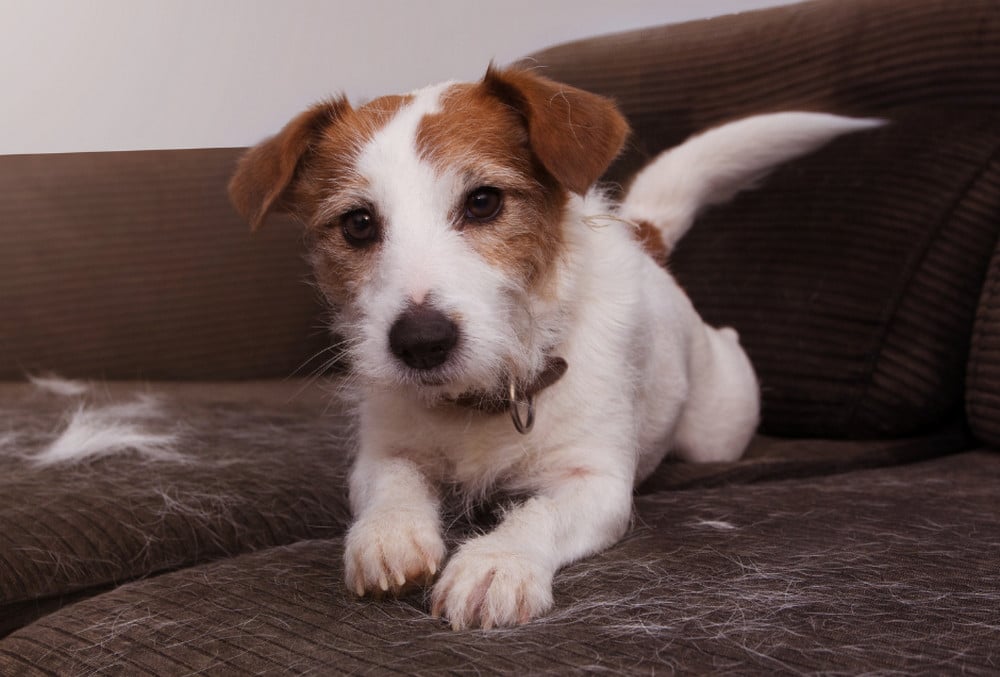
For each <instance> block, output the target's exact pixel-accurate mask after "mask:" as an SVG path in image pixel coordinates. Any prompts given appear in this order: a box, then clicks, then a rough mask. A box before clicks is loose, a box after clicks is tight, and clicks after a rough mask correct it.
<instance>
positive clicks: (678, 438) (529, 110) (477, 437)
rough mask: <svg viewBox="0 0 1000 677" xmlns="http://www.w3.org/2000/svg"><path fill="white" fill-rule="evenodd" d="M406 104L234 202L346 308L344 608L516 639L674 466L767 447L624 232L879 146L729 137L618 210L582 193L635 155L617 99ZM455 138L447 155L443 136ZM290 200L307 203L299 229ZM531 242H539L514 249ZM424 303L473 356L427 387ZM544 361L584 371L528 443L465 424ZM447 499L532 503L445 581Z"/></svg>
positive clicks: (707, 342)
mask: <svg viewBox="0 0 1000 677" xmlns="http://www.w3.org/2000/svg"><path fill="white" fill-rule="evenodd" d="M399 101H400V100H399V99H398V98H394V99H393V102H394V104H393V105H394V106H396V108H394V111H395V112H394V114H393V115H392V116H390V117H387V118H385V119H382V118H380V124H381V127H380V128H379V129H377V130H374V129H373V128H372V127H371V126H370V125H369V126H365V127H364V128H363V129H361V128H358V129H355V130H354V131H352V127H351V125H352V124H354V123H352V122H351V120H354V119H359V118H363V117H364V116H365V115H368V118H370V117H371V115H370V114H368V113H366V110H368V107H365V108H362V109H360V110H359V111H358V112H357V113H353V112H349V111H346V110H344V109H343V106H345V105H346V104H344V103H343V102H340V104H339V105H340V106H341V109H339V110H338V116H339V117H338V119H335V120H332V121H330V122H329V124H328V126H327V127H326V128H321V129H320V130H319V131H318V132H316V136H315V138H314V140H313V141H312V143H311V144H309V145H308V151H302V155H301V157H298V158H296V157H293V158H291V159H289V158H288V157H284V158H283V159H282V160H281V165H282V166H284V167H286V168H287V167H289V166H291V165H293V164H296V163H297V167H298V169H297V170H296V173H295V175H294V178H289V179H288V180H287V185H286V184H281V185H270V184H268V183H267V180H265V179H262V178H261V177H275V176H279V175H282V176H285V175H288V172H287V171H286V172H283V173H282V172H278V171H274V170H272V169H268V168H266V167H261V166H259V164H260V162H269V161H270V160H267V159H266V158H267V157H268V153H264V152H262V151H260V150H252V151H250V153H249V154H248V156H247V158H248V159H247V160H245V161H244V162H243V163H242V164H241V167H240V170H239V172H238V173H237V175H236V177H234V180H233V183H232V184H231V190H232V191H233V193H234V195H233V201H234V204H236V205H237V206H238V207H239V208H240V209H241V211H243V212H244V213H245V214H246V215H247V216H248V218H250V219H251V220H255V221H256V220H259V218H261V217H262V215H263V214H266V212H267V211H268V210H269V209H271V208H272V205H271V204H270V203H268V202H266V200H267V199H268V198H266V197H265V198H260V199H255V196H279V195H280V196H283V197H282V204H278V202H275V204H276V205H278V206H277V207H274V208H288V209H291V210H292V211H293V213H296V214H299V215H300V216H301V217H302V218H303V220H304V221H305V222H306V225H307V226H308V228H309V229H310V233H311V241H312V242H313V262H314V265H315V267H316V269H317V279H318V282H319V285H320V288H321V289H323V290H324V291H325V292H326V293H327V297H328V298H329V299H330V300H331V301H332V302H335V303H336V304H337V306H338V308H339V312H340V315H339V319H338V325H337V327H336V329H337V330H338V332H339V333H340V334H342V335H344V336H345V337H346V340H347V350H348V354H349V355H350V359H351V363H352V368H353V379H352V382H353V384H354V386H355V387H356V389H357V397H358V398H359V405H358V417H359V426H358V427H359V448H358V454H357V459H356V462H355V466H354V470H353V472H352V475H351V479H350V494H351V496H350V498H351V504H352V508H353V511H354V515H355V519H356V521H355V523H354V525H353V526H352V527H351V529H350V530H349V532H348V534H347V536H346V539H345V550H346V552H345V577H346V581H347V584H348V586H349V588H350V589H351V590H354V591H355V592H357V593H358V594H359V595H364V594H367V593H373V594H375V595H381V594H383V593H396V592H399V591H402V590H404V589H406V588H408V587H410V586H411V585H413V584H421V583H424V582H426V581H430V580H433V579H434V578H435V577H437V582H436V584H435V586H434V589H433V592H432V594H431V605H432V610H433V612H434V613H435V614H441V615H444V616H446V617H447V618H448V619H449V620H450V621H451V624H452V626H453V627H455V628H465V627H472V626H481V627H492V626H498V625H512V624H518V623H523V622H526V621H528V620H530V619H532V618H534V617H537V616H539V615H541V614H543V613H545V612H546V611H547V610H548V609H549V608H550V607H551V606H552V592H551V588H552V578H553V576H554V574H555V572H556V571H557V570H558V569H559V568H560V567H562V566H564V565H566V564H567V563H570V562H573V561H575V560H577V559H579V558H582V557H585V556H588V555H591V554H593V553H595V552H597V551H600V550H602V549H604V548H606V547H607V546H609V545H611V544H612V543H614V542H616V541H617V540H618V539H619V538H620V537H621V536H622V535H623V534H624V532H625V530H626V528H627V526H628V524H629V518H630V515H631V509H632V488H633V486H634V484H635V483H636V482H637V481H641V480H642V479H643V478H644V477H646V476H647V475H648V474H649V473H650V472H651V471H652V470H653V469H654V468H655V467H656V465H657V464H658V463H659V462H660V461H661V460H662V458H663V457H664V455H665V454H667V453H668V452H673V453H675V454H677V455H678V456H680V457H681V458H683V459H686V460H690V461H696V462H697V461H727V460H734V459H737V458H739V456H740V455H741V454H742V452H743V450H744V448H745V446H746V444H747V442H748V440H749V438H750V436H751V435H752V433H753V431H754V428H755V427H756V423H757V417H758V391H757V383H756V379H755V376H754V373H753V369H752V367H751V365H750V363H749V361H748V359H747V357H746V355H745V354H744V352H743V351H742V349H741V348H740V345H739V341H738V337H737V335H736V332H735V331H733V330H732V329H721V330H717V329H713V328H711V327H708V326H706V325H705V324H704V323H703V322H702V321H701V319H700V318H699V316H698V314H697V312H696V311H695V310H694V308H693V307H692V305H691V303H690V301H689V300H688V298H687V297H686V296H685V294H684V293H683V291H682V290H681V289H680V287H679V286H678V285H677V284H676V283H675V281H674V280H673V278H672V277H671V276H670V275H669V273H668V272H667V271H666V270H665V269H663V268H662V267H660V266H658V265H657V264H656V263H655V262H654V261H653V259H652V258H651V257H650V256H649V255H647V253H646V252H645V251H644V250H643V248H642V246H641V245H640V243H639V242H638V241H637V238H636V236H635V230H634V228H633V225H632V224H631V223H629V219H644V220H648V221H649V222H651V223H653V224H655V226H658V227H659V228H660V229H661V231H660V232H661V233H662V237H664V239H665V241H666V242H669V243H674V242H676V240H677V238H679V237H680V235H682V234H683V231H684V230H685V229H686V228H687V225H688V224H689V223H690V220H691V219H692V218H693V217H694V215H695V214H696V213H697V212H698V209H700V208H701V207H702V206H704V205H706V204H712V203H714V202H717V201H719V200H721V199H727V198H728V197H730V196H731V195H732V194H733V193H735V192H736V191H738V190H740V189H741V188H744V187H747V186H748V185H751V184H752V183H753V182H754V181H755V180H758V179H759V178H760V177H761V176H762V175H763V174H764V173H766V171H767V170H769V169H770V168H771V167H772V166H774V165H775V164H776V163H779V162H782V161H785V160H787V159H789V158H791V157H794V156H796V155H799V154H802V153H805V152H809V151H811V150H813V149H815V148H816V147H818V146H819V145H820V144H822V143H824V142H826V141H828V140H830V139H831V138H833V137H834V136H836V135H838V134H841V133H846V132H848V131H855V130H858V129H863V128H867V127H870V126H871V125H872V124H874V123H871V122H852V121H847V120H845V119H844V118H838V117H835V116H827V115H817V114H808V113H793V114H780V115H777V116H760V117H757V118H750V119H748V120H744V121H741V122H737V123H734V124H733V125H729V126H725V127H722V128H719V129H717V130H715V131H713V132H709V133H707V134H705V135H703V136H701V137H696V138H694V139H692V140H691V141H690V142H688V143H687V144H685V145H683V146H681V147H679V148H678V149H675V150H674V151H671V153H669V154H667V155H666V156H664V158H663V159H662V160H661V161H658V162H655V163H654V164H653V165H652V166H650V167H649V168H648V169H647V170H645V171H644V172H643V173H642V174H640V175H639V177H638V178H637V179H636V182H635V187H634V188H633V189H632V191H631V192H630V193H629V195H628V196H627V197H626V198H625V201H624V203H623V205H622V206H621V208H620V210H618V209H617V208H616V207H615V205H613V204H611V203H610V202H609V201H608V200H607V199H605V197H604V196H603V195H602V194H601V192H600V191H598V190H588V188H590V187H591V186H592V184H593V183H594V181H595V180H596V179H597V177H598V176H599V174H600V173H601V172H603V171H604V169H605V168H606V167H607V165H608V164H609V163H610V162H611V160H612V159H613V158H614V155H615V154H616V153H617V151H618V149H619V147H620V146H621V144H622V142H623V140H624V136H625V129H626V127H625V123H624V120H623V119H622V118H621V116H620V114H618V113H617V111H616V110H615V109H614V107H613V106H612V105H611V104H610V102H608V101H607V100H605V99H602V98H600V97H597V96H594V95H592V94H587V93H585V92H581V91H580V90H575V89H573V88H571V87H567V86H564V85H559V84H557V83H553V82H551V81H548V80H545V79H544V78H541V77H538V76H537V75H534V74H531V73H526V72H521V71H496V70H493V69H491V70H490V71H489V72H488V74H487V76H486V78H485V79H484V81H483V82H482V83H479V84H474V85H455V84H452V83H446V84H445V85H439V86H437V87H433V88H429V89H426V90H422V91H419V92H415V93H413V94H412V95H409V96H408V97H406V98H405V100H404V102H403V103H402V104H400V103H399ZM383 105H384V104H382V103H380V101H376V102H373V103H372V104H370V105H369V106H375V107H376V108H378V107H379V106H383ZM456 106H460V108H457V109H456V108H455V107H456ZM305 119H306V120H307V121H309V120H313V118H309V117H308V116H307V117H306V118H305ZM297 120H299V121H301V120H303V118H302V117H301V116H300V118H297ZM441 120H449V121H450V122H449V123H448V124H450V125H451V126H452V128H453V133H452V134H442V133H436V134H431V133H429V132H428V129H430V128H431V127H432V126H433V125H434V124H435V123H439V122H440V121H441ZM303 124H306V127H303ZM312 124H313V122H307V123H302V122H295V121H293V123H291V124H290V125H289V127H286V129H285V131H283V132H282V134H280V135H279V136H278V137H276V138H275V139H272V140H269V141H267V142H265V143H264V144H263V145H262V146H261V148H265V149H266V148H271V149H273V148H285V147H301V146H302V144H301V143H299V144H297V145H295V144H293V145H291V146H290V145H289V144H288V143H286V141H285V139H286V138H292V139H298V140H299V141H301V138H302V133H303V129H304V128H309V127H308V126H309V125H312ZM480 130H481V132H482V133H481V134H480V133H477V131H480ZM429 137H431V138H434V139H436V141H432V142H428V141H427V139H428V138H429ZM351 138H355V139H356V142H354V143H350V144H348V145H349V148H348V150H347V151H345V149H344V148H343V147H342V145H343V143H344V139H351ZM428 143H429V144H430V146H431V147H426V144H428ZM255 158H257V159H255ZM260 158H265V159H263V160H261V159H260ZM345 164H346V165H347V166H344V165H345ZM343 177H348V178H347V179H346V180H345V179H344V178H343ZM302 186H306V187H308V191H307V192H304V191H305V189H304V188H302ZM477 186H491V187H494V188H496V189H499V190H500V191H501V192H502V194H503V196H504V208H503V210H502V211H501V212H500V213H499V215H498V216H497V218H496V219H495V220H493V221H491V222H490V223H485V224H482V223H476V224H469V223H466V222H464V221H463V220H462V217H461V214H462V206H463V205H464V200H465V199H466V196H467V195H469V194H471V193H470V191H472V190H473V189H475V188H476V187H477ZM288 195H292V196H294V195H299V196H300V198H299V199H298V200H297V201H294V204H291V205H287V204H284V201H286V200H287V198H286V197H284V196H288ZM306 195H308V197H303V196H306ZM261 199H263V200H264V201H265V202H264V203H263V204H262V203H261ZM359 206H364V207H365V208H366V209H368V210H369V211H370V212H371V213H372V214H373V215H374V217H375V219H376V220H377V222H378V224H379V229H380V230H379V237H378V239H377V241H374V242H373V243H371V244H370V245H368V246H365V247H364V248H359V247H354V248H351V247H348V246H345V245H344V236H343V235H342V233H341V231H340V230H339V229H338V228H337V227H336V224H337V223H338V221H337V218H338V217H337V216H336V215H337V213H343V212H345V211H350V210H352V209H356V208H358V207H359ZM678 215H680V216H678ZM678 219H680V220H678ZM596 221H601V222H602V223H601V225H600V226H599V227H597V226H595V225H594V223H595V222H596ZM331 223H332V224H333V227H331ZM677 223H681V224H682V225H681V226H677V225H675V224H677ZM526 231H534V232H535V233H536V234H537V238H538V239H537V241H536V240H532V239H531V238H526V239H523V240H515V239H513V238H514V234H515V233H525V232H526ZM505 238H507V239H505ZM535 247H544V248H547V249H548V251H549V254H548V255H547V256H546V260H545V261H544V262H543V263H544V265H537V262H536V263H535V264H534V265H531V266H524V265H521V263H522V261H524V260H527V259H526V258H525V257H529V256H534V255H536V254H537V249H535ZM526 270H544V271H545V272H544V274H538V275H533V274H527V273H525V271H526ZM425 303H430V304H433V306H434V307H435V308H436V309H437V310H439V311H440V312H441V313H443V314H445V315H447V316H448V317H450V318H452V319H453V321H454V322H455V323H457V325H458V326H459V329H460V334H461V341H459V342H458V344H457V346H456V347H455V349H454V350H453V351H451V353H450V354H449V355H448V358H447V360H446V361H445V362H444V363H443V364H442V365H441V366H439V367H435V368H433V369H431V370H426V371H425V370H417V369H415V368H410V366H408V365H406V364H404V363H403V361H402V360H400V359H397V358H396V357H395V356H394V355H393V353H392V352H391V351H390V349H389V345H388V343H389V342H388V340H387V336H388V335H389V333H390V329H391V327H392V326H393V323H394V322H395V321H396V320H397V318H399V317H400V316H401V314H402V313H404V312H405V311H406V309H407V308H408V307H411V306H413V305H421V304H425ZM552 356H557V357H561V358H563V359H565V360H566V362H567V363H568V364H569V369H568V371H567V372H566V374H565V376H564V377H563V378H562V379H561V380H559V381H558V382H556V383H555V384H554V385H551V386H550V387H548V388H547V389H545V390H543V391H542V392H540V393H538V395H537V396H536V398H535V406H536V408H537V411H538V423H537V425H536V427H535V429H534V430H533V431H532V432H531V434H530V435H524V436H522V435H519V434H518V433H517V432H516V431H515V430H514V428H513V426H512V425H511V422H510V420H509V418H507V417H506V416H502V415H500V416H498V415H488V414H484V413H482V412H479V411H475V410H470V409H467V408H463V407H460V406H457V405H455V404H453V403H451V402H450V398H455V397H459V396H461V395H462V394H463V393H466V392H469V391H470V390H471V391H486V392H491V391H497V390H498V389H499V390H501V391H502V389H503V388H504V387H505V386H506V384H507V383H508V382H509V380H510V379H514V380H515V381H516V382H520V383H530V382H531V381H532V380H533V379H534V378H536V377H537V376H538V374H539V373H540V371H541V370H542V368H543V365H544V364H545V363H546V359H547V358H549V357H552ZM446 486H447V487H453V488H455V489H456V490H457V491H459V492H460V493H464V494H465V495H467V496H471V497H480V496H484V495H486V494H488V493H489V492H492V491H495V490H503V491H507V492H511V493H515V494H519V495H523V496H526V497H527V498H526V499H525V500H524V501H523V502H522V503H520V504H518V505H517V506H515V507H513V508H512V509H510V510H508V511H507V512H506V513H505V515H504V517H503V519H502V520H501V521H500V523H499V524H498V526H497V527H496V528H495V529H494V530H493V531H491V532H489V533H486V534H483V535H480V536H477V537H475V538H471V539H469V540H468V541H466V542H465V543H464V544H462V545H461V546H460V547H459V548H458V549H457V550H456V551H455V552H454V553H453V554H452V555H451V557H450V559H449V560H448V562H447V564H446V565H445V555H446V548H445V543H444V540H443V536H442V525H441V523H440V517H439V515H440V511H441V506H440V503H441V494H442V487H446ZM439 573H440V575H438V574H439Z"/></svg>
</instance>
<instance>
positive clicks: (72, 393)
mask: <svg viewBox="0 0 1000 677" xmlns="http://www.w3.org/2000/svg"><path fill="white" fill-rule="evenodd" d="M28 380H29V381H31V384H32V385H33V386H35V387H36V388H38V389H39V390H43V391H45V392H46V393H51V394H53V395H62V396H64V397H79V396H80V395H85V394H86V393H87V392H89V391H90V385H89V384H87V383H84V382H83V381H71V380H69V379H65V378H60V377H58V376H53V375H48V376H30V375H29V376H28Z"/></svg>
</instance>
